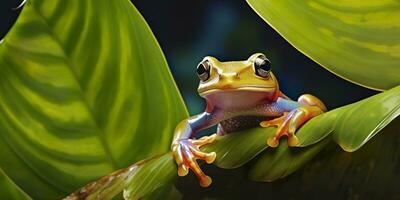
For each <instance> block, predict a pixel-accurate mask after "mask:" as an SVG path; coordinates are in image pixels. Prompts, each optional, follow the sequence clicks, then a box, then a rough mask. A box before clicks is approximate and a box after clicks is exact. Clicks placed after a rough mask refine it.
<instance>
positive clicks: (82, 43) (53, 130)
mask: <svg viewBox="0 0 400 200" xmlns="http://www.w3.org/2000/svg"><path fill="white" fill-rule="evenodd" d="M186 116H187V112H186V110H185V107H184V104H183V101H182V99H181V97H180V95H179V93H178V91H177V88H176V86H175V84H174V82H173V79H172V76H171V74H170V72H169V70H168V67H167V64H166V61H165V58H164V56H163V54H162V51H161V49H160V47H159V46H158V44H157V41H156V39H155V38H154V36H153V34H152V32H151V30H150V29H149V27H148V25H147V24H146V22H145V21H144V19H143V18H142V16H141V15H140V14H139V12H138V11H137V10H136V9H135V8H134V7H133V6H132V5H131V3H130V2H129V1H128V0H113V1H109V0H85V1H81V0H68V1H53V0H31V1H28V3H27V4H26V5H25V7H24V9H23V11H22V13H21V15H20V17H19V19H18V20H17V22H16V24H15V25H14V27H13V28H12V30H11V31H10V32H9V34H8V35H7V36H6V38H5V39H4V41H3V42H2V43H1V44H0V157H1V158H2V159H1V160H0V165H1V167H2V168H3V170H4V171H5V172H6V174H7V175H8V176H9V177H10V178H11V179H13V180H14V182H15V183H16V184H17V185H19V186H20V187H21V188H22V189H24V190H25V191H26V192H27V193H28V194H30V195H31V196H32V197H33V198H38V199H43V198H46V199H49V198H50V199H56V198H59V197H61V196H63V195H65V194H67V193H69V192H70V191H72V190H75V189H76V188H78V187H79V186H82V185H84V184H85V183H87V182H88V181H90V180H94V179H96V178H98V177H100V176H103V175H105V174H108V173H110V172H112V171H114V170H116V169H118V168H122V167H126V166H128V165H130V164H131V163H133V162H135V161H137V160H139V159H143V158H145V157H148V156H150V155H154V154H158V153H162V152H166V151H168V150H169V146H170V140H171V138H172V134H173V130H174V126H175V124H177V123H178V122H179V121H180V120H181V119H182V118H184V117H186Z"/></svg>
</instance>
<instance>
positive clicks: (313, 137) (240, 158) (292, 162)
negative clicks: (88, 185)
mask: <svg viewBox="0 0 400 200" xmlns="http://www.w3.org/2000/svg"><path fill="white" fill-rule="evenodd" d="M399 109H400V86H398V87H396V88H393V89H391V90H388V91H385V92H382V93H380V94H377V95H374V96H372V97H369V98H367V99H364V100H362V101H359V102H357V103H353V104H350V105H347V106H344V107H341V108H337V109H334V110H332V111H329V112H327V113H324V114H321V115H320V116H318V117H316V118H313V119H311V120H310V121H308V122H307V123H306V124H305V125H304V126H302V127H301V128H300V130H299V131H298V132H297V133H296V135H297V137H298V138H299V141H300V147H288V146H287V142H286V139H282V140H281V143H280V145H279V147H278V148H267V144H266V140H267V138H269V137H271V136H273V134H275V131H276V130H277V129H276V128H261V127H256V128H251V129H248V130H244V131H239V132H235V133H231V134H228V135H224V136H218V138H217V140H216V141H215V142H214V143H212V144H209V145H207V146H205V147H203V148H202V150H203V151H205V152H216V153H217V158H216V161H215V163H214V164H215V165H217V166H218V167H220V168H226V169H234V168H238V167H240V166H242V165H244V164H246V163H248V162H249V161H250V160H252V159H253V160H252V162H251V163H250V164H249V168H250V171H249V177H250V178H251V179H252V180H256V181H268V182H270V181H275V180H277V179H280V178H284V177H287V176H288V175H290V174H292V173H293V172H295V171H297V170H298V169H300V168H301V167H303V166H304V165H305V164H307V163H308V162H310V160H312V159H313V158H314V157H315V156H316V155H317V154H318V153H319V152H321V151H322V150H323V149H324V148H326V147H327V145H328V144H331V143H333V142H334V141H335V142H336V143H338V144H339V145H340V146H341V147H342V148H343V149H345V150H346V151H354V150H357V149H358V148H360V147H361V146H363V145H364V144H365V143H366V142H367V141H368V140H370V139H371V138H372V137H373V136H374V135H376V134H377V133H378V132H380V131H381V130H382V129H383V128H384V127H385V126H386V125H388V124H389V123H390V122H392V121H393V120H394V119H395V118H396V117H397V116H398V115H399ZM344 127H355V128H347V129H345V128H344ZM391 132H393V130H392V129H388V133H387V134H390V133H391ZM311 162H312V161H311ZM330 162H334V161H330ZM141 163H144V164H143V165H142V164H136V165H134V167H131V168H132V169H135V170H136V169H138V171H137V173H136V171H135V173H132V174H133V175H127V176H120V178H119V179H118V178H117V179H115V182H114V183H112V184H109V185H107V186H105V187H104V188H101V189H98V191H106V190H107V188H111V190H113V189H115V188H117V189H118V191H115V192H107V193H112V194H118V193H119V192H120V191H121V190H122V189H123V188H128V189H125V194H129V195H126V197H130V198H133V199H135V198H141V197H145V196H147V195H150V194H151V192H153V191H156V190H161V189H162V188H163V187H169V186H171V185H172V181H173V180H174V178H175V177H176V176H177V172H176V166H175V163H174V161H173V158H172V156H171V154H165V155H164V156H162V157H159V158H154V159H151V160H150V161H143V162H141ZM327 168H328V167H327ZM117 173H118V172H117ZM126 177H131V178H126ZM103 179H104V178H103ZM105 180H108V179H105ZM120 180H121V181H122V184H121V182H119V181H120ZM100 182H101V181H100ZM107 184H108V183H107ZM124 184H125V185H129V186H124ZM160 188H161V189H160ZM85 191H87V190H85ZM94 193H95V194H96V193H98V192H94Z"/></svg>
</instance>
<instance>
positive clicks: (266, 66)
mask: <svg viewBox="0 0 400 200" xmlns="http://www.w3.org/2000/svg"><path fill="white" fill-rule="evenodd" d="M259 68H261V69H263V70H265V71H269V70H271V63H270V62H269V61H268V60H263V61H262V62H261V63H260V65H259Z"/></svg>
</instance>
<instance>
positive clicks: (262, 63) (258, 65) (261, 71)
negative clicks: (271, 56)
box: [254, 56, 271, 78]
mask: <svg viewBox="0 0 400 200" xmlns="http://www.w3.org/2000/svg"><path fill="white" fill-rule="evenodd" d="M254 67H255V71H256V74H257V75H258V76H260V77H263V78H268V77H269V72H270V71H271V62H269V60H268V59H267V58H265V57H264V56H260V57H258V58H257V59H256V60H255V62H254Z"/></svg>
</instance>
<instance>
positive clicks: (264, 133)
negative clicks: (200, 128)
mask: <svg viewBox="0 0 400 200" xmlns="http://www.w3.org/2000/svg"><path fill="white" fill-rule="evenodd" d="M275 132H276V128H261V127H260V128H252V129H249V130H244V131H239V132H236V133H233V134H229V135H225V136H222V137H218V138H217V140H216V141H215V142H214V143H213V144H210V145H207V146H204V148H202V150H204V151H207V152H215V153H216V154H217V158H216V160H215V162H214V164H215V165H217V166H218V167H221V168H225V169H233V168H237V167H240V166H242V165H243V164H245V163H247V162H248V161H249V160H251V159H252V158H254V157H255V156H256V155H257V154H259V153H260V152H262V151H263V150H264V149H266V148H267V147H268V146H267V143H266V141H267V138H269V137H271V136H273V135H274V134H275Z"/></svg>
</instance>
